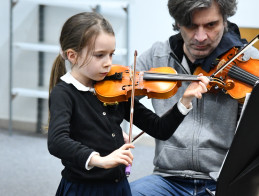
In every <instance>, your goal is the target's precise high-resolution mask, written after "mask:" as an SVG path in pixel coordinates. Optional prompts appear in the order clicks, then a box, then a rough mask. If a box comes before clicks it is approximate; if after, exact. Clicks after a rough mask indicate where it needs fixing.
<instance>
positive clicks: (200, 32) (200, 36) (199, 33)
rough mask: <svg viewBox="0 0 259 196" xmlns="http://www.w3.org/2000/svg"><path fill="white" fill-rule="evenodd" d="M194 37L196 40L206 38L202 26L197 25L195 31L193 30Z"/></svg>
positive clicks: (199, 40) (201, 40) (200, 40)
mask: <svg viewBox="0 0 259 196" xmlns="http://www.w3.org/2000/svg"><path fill="white" fill-rule="evenodd" d="M194 38H195V39H196V40H197V41H198V42H203V41H205V40H206V39H207V38H208V35H207V32H206V30H205V29H204V28H203V27H198V28H197V30H196V32H195V36H194Z"/></svg>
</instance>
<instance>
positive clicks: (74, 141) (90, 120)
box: [48, 13, 208, 196]
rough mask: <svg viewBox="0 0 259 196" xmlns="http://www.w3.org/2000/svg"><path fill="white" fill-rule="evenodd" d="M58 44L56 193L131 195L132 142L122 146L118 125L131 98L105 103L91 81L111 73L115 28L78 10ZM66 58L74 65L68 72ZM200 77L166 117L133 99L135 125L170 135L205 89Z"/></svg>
mask: <svg viewBox="0 0 259 196" xmlns="http://www.w3.org/2000/svg"><path fill="white" fill-rule="evenodd" d="M60 45H61V52H60V55H59V56H58V57H57V58H56V60H55V62H54V64H53V68H52V71H51V77H50V87H49V92H50V98H49V111H50V121H49V132H48V149H49V152H50V153H51V154H52V155H54V156H56V157H58V158H60V159H61V161H62V164H63V165H64V170H63V171H62V179H61V182H60V185H59V187H58V190H57V195H76V196H80V195H91V196H93V195H105V196H107V195H112V196H117V195H122V196H127V195H131V191H130V187H129V184H128V181H127V178H126V176H125V167H126V166H127V165H129V164H132V160H133V156H132V154H131V152H130V151H129V150H128V149H130V148H134V146H133V145H132V144H124V139H123V133H122V129H121V127H120V124H121V122H122V120H123V119H126V120H129V118H130V117H129V116H130V101H128V102H122V103H119V105H117V106H104V105H103V103H101V102H100V101H99V100H98V99H97V97H96V96H95V94H94V89H93V82H94V81H100V80H103V79H104V77H105V76H106V75H107V74H108V72H109V71H110V68H111V65H112V56H113V53H114V51H115V37H114V32H113V29H112V27H111V25H110V24H109V22H108V21H107V20H105V19H104V18H103V17H102V16H101V15H99V14H97V13H80V14H77V15H74V16H72V17H71V18H69V19H68V20H67V21H66V22H65V24H64V26H63V28H62V31H61V35H60ZM65 60H68V61H69V62H70V64H71V71H70V72H68V73H66V69H65ZM200 80H201V82H193V83H191V85H190V86H189V87H188V88H187V90H186V91H185V93H184V95H183V97H182V99H181V101H179V102H178V103H177V104H176V105H175V106H173V107H172V108H171V109H170V110H169V111H168V112H167V113H166V114H165V115H163V116H162V117H158V116H157V115H156V114H154V113H153V112H152V111H150V110H148V109H146V108H145V107H144V106H143V105H142V104H141V103H139V102H138V101H137V100H135V107H134V122H135V125H136V126H138V127H139V128H140V129H142V130H146V132H147V133H148V134H149V135H151V136H153V137H155V138H158V139H162V140H165V139H167V138H169V137H170V136H171V135H172V134H173V132H174V130H175V129H176V128H177V127H178V125H179V124H180V123H181V121H182V120H183V119H184V116H185V115H186V114H187V113H188V111H189V110H190V108H191V100H192V99H193V98H194V97H197V98H201V94H202V93H204V92H206V91H207V89H206V85H207V84H208V79H207V78H206V77H204V76H201V77H200ZM180 110H181V112H180Z"/></svg>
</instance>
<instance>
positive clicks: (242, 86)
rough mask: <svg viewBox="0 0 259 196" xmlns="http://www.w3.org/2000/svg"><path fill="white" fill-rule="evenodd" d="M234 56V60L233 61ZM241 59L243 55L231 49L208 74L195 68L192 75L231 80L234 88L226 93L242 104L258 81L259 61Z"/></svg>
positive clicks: (199, 68)
mask: <svg viewBox="0 0 259 196" xmlns="http://www.w3.org/2000/svg"><path fill="white" fill-rule="evenodd" d="M235 56H236V58H235V59H234V60H233V58H234V57H235ZM242 57H243V54H238V49H237V48H235V47H234V48H231V49H230V50H229V51H228V52H227V53H225V54H224V55H222V56H221V57H219V63H218V65H217V66H216V67H215V68H214V69H212V70H211V71H210V72H209V73H207V72H205V71H204V70H203V69H202V68H201V67H197V68H196V70H195V71H194V73H193V74H194V75H197V74H199V73H203V75H205V76H207V75H210V76H213V77H217V78H220V79H222V80H223V81H226V80H233V82H234V87H233V88H232V89H228V90H227V91H226V93H227V94H229V95H230V96H231V97H232V98H234V99H237V100H238V101H239V102H241V103H242V102H243V101H244V99H245V97H246V94H247V93H250V92H251V91H252V89H253V87H254V85H255V84H256V83H257V82H258V81H259V59H253V58H250V59H249V60H247V61H243V60H242ZM230 61H231V62H230ZM215 70H216V71H215Z"/></svg>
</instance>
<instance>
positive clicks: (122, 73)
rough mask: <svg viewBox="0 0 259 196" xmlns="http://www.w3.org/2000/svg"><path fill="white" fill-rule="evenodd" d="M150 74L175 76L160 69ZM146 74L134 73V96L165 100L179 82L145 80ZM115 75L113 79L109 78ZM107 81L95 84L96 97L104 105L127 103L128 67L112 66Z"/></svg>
mask: <svg viewBox="0 0 259 196" xmlns="http://www.w3.org/2000/svg"><path fill="white" fill-rule="evenodd" d="M148 72H150V73H170V74H177V73H176V71H175V70H174V69H173V68H170V67H160V68H153V69H151V70H150V71H148ZM146 73H147V72H141V71H140V72H136V75H135V81H136V82H135V96H140V95H143V96H147V97H148V98H156V99H167V98H170V97H171V96H173V95H174V94H175V93H176V92H177V89H178V87H180V86H181V81H162V80H160V81H158V80H146V79H144V77H145V76H144V74H146ZM114 75H117V76H116V77H117V78H116V77H115V78H114V77H112V78H111V79H109V77H110V76H114ZM107 76H108V77H107V78H108V79H104V80H102V81H99V82H97V83H96V84H95V85H94V88H95V92H96V96H97V97H98V99H99V100H100V101H102V102H104V103H116V102H121V101H128V99H129V98H130V96H131V91H132V80H131V78H132V77H131V70H130V67H128V66H122V65H112V67H111V70H110V72H109V73H108V75H107Z"/></svg>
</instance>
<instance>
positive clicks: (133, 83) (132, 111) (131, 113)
mask: <svg viewBox="0 0 259 196" xmlns="http://www.w3.org/2000/svg"><path fill="white" fill-rule="evenodd" d="M136 59H137V51H136V50H135V52H134V65H133V70H130V73H131V77H130V78H131V84H132V90H131V104H130V129H129V143H131V142H132V141H131V140H132V127H133V113H134V96H135V80H136ZM130 170H131V165H128V166H127V167H126V169H125V174H126V176H127V177H129V175H130Z"/></svg>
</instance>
